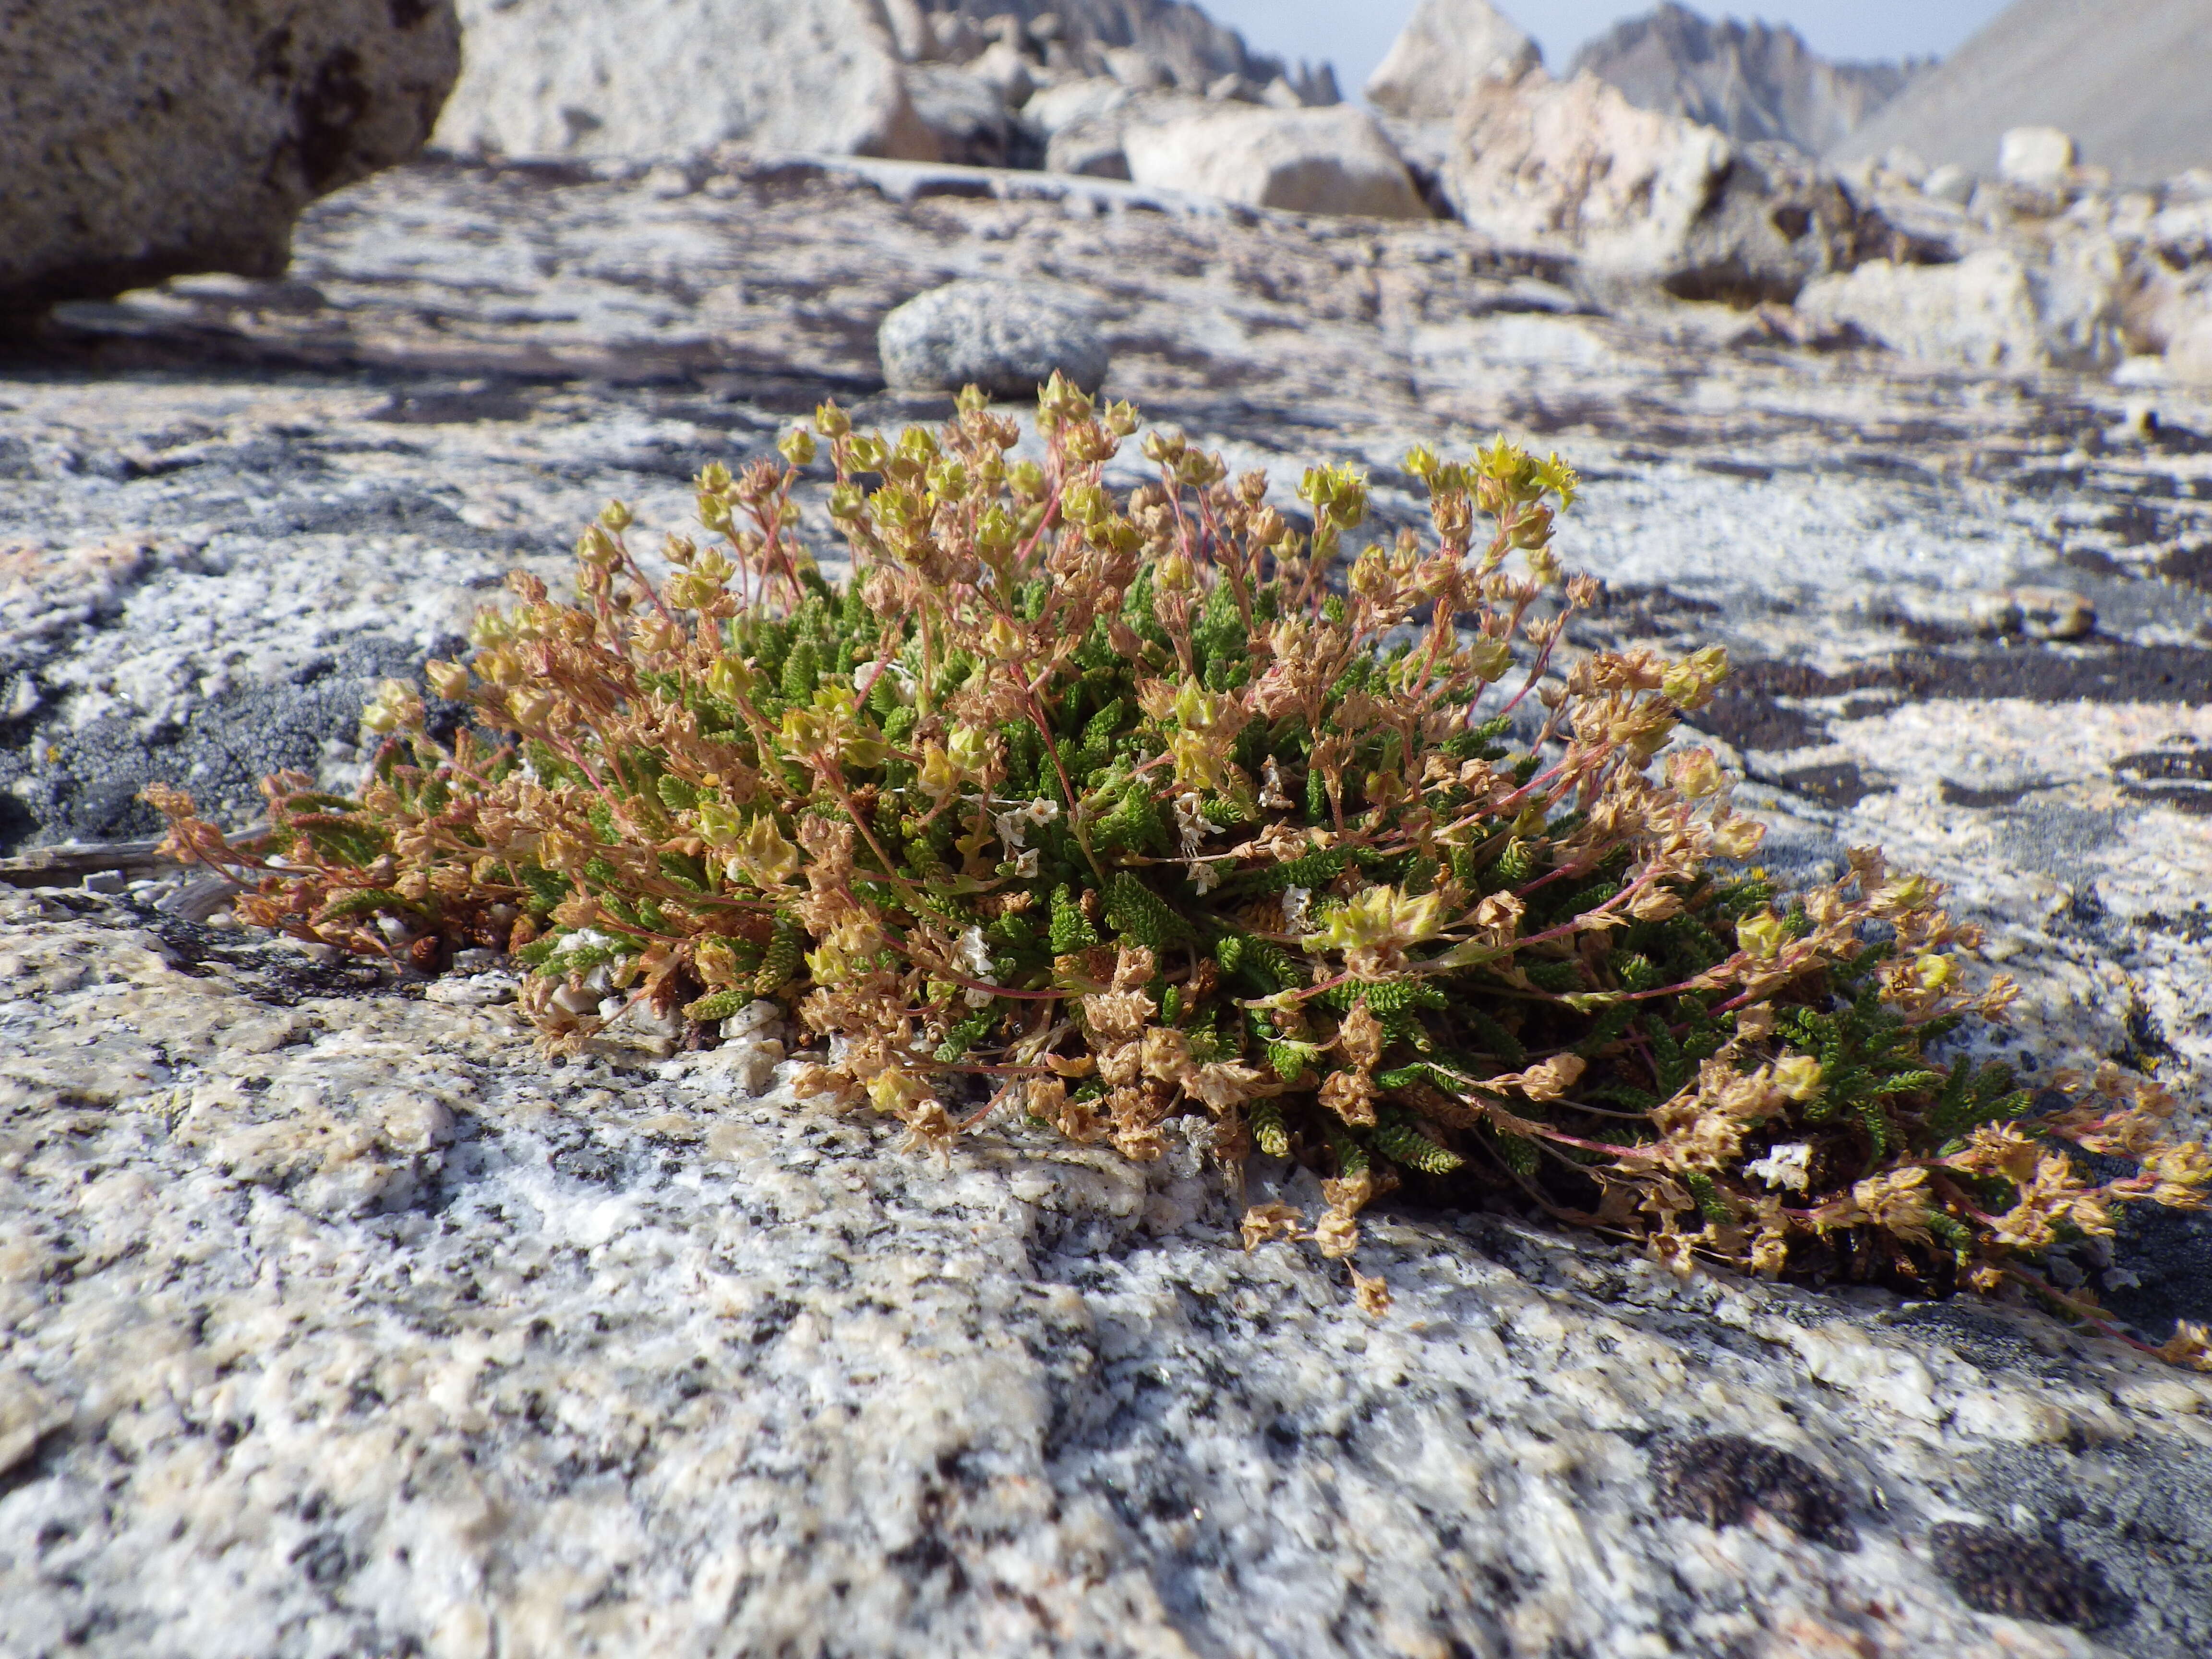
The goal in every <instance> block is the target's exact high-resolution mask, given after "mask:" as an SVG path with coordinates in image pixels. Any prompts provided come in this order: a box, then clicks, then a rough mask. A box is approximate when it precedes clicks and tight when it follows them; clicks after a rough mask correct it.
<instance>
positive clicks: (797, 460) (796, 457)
mask: <svg viewBox="0 0 2212 1659" xmlns="http://www.w3.org/2000/svg"><path fill="white" fill-rule="evenodd" d="M776 448H777V449H778V450H779V451H780V452H781V453H782V455H783V459H785V460H787V461H789V462H790V463H791V464H792V465H793V466H811V465H813V464H814V435H813V434H812V433H811V432H809V431H808V430H807V429H806V428H805V427H803V426H795V427H793V428H791V430H790V431H788V432H787V433H785V434H784V435H783V437H782V438H781V441H778V443H777V444H776Z"/></svg>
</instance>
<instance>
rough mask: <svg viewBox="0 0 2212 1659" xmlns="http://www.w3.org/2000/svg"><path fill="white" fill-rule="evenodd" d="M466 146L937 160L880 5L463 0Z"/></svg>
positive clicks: (455, 134)
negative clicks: (726, 150) (722, 148)
mask: <svg viewBox="0 0 2212 1659" xmlns="http://www.w3.org/2000/svg"><path fill="white" fill-rule="evenodd" d="M460 5H461V18H462V21H463V23H464V24H465V27H466V28H467V31H468V54H467V64H466V65H465V68H464V70H463V71H462V75H461V82H460V85H459V86H458V87H457V88H454V91H453V100H452V101H451V102H450V103H448V104H447V106H446V112H445V114H444V116H443V118H441V120H440V121H439V123H438V131H437V134H436V139H435V142H436V143H437V145H438V147H439V148H440V149H444V150H448V151H451V152H453V153H455V154H458V155H635V156H645V155H695V154H698V153H701V152H703V151H705V150H708V149H713V148H714V146H716V145H717V144H720V143H726V142H732V141H734V142H738V143H751V144H757V145H759V146H761V147H763V148H765V149H787V150H814V151H821V152H824V153H827V154H831V155H879V156H889V157H891V158H894V159H896V160H901V161H936V160H937V159H938V144H937V141H936V139H935V137H933V135H932V134H931V132H930V130H929V129H928V127H927V126H926V125H923V123H922V121H921V118H920V117H919V116H918V115H917V114H916V113H915V107H914V104H913V101H912V100H911V99H910V98H909V96H908V91H907V84H906V78H905V75H904V72H903V70H902V66H901V64H900V63H899V55H898V46H897V42H896V40H894V39H893V37H892V34H891V30H890V24H889V23H888V21H886V19H885V17H884V11H883V8H882V6H881V4H880V0H460Z"/></svg>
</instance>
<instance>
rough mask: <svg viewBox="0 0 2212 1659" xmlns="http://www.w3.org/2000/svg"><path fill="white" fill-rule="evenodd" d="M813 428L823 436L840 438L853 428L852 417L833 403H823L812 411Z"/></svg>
mask: <svg viewBox="0 0 2212 1659" xmlns="http://www.w3.org/2000/svg"><path fill="white" fill-rule="evenodd" d="M814 429H815V430H816V431H817V432H818V433H820V434H821V435H823V437H825V438H842V437H843V436H844V435H846V434H847V433H848V432H850V431H851V430H852V429H853V417H852V416H849V415H848V414H847V413H846V412H845V411H844V410H842V409H840V408H838V407H837V405H836V404H822V405H821V406H820V407H819V408H817V410H815V411H814Z"/></svg>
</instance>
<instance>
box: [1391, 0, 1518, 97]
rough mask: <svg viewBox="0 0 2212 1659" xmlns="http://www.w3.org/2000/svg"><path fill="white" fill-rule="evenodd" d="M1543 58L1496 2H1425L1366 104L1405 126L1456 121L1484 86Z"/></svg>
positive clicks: (1514, 75) (1510, 77) (1394, 47)
mask: <svg viewBox="0 0 2212 1659" xmlns="http://www.w3.org/2000/svg"><path fill="white" fill-rule="evenodd" d="M1542 57H1543V54H1542V53H1541V52H1539V51H1538V50H1537V47H1536V43H1535V42H1534V40H1530V39H1529V38H1528V36H1527V35H1526V34H1524V33H1522V32H1521V30H1520V29H1519V28H1517V27H1515V26H1514V24H1513V23H1512V22H1511V21H1510V20H1508V19H1507V18H1506V17H1504V15H1502V14H1501V13H1499V12H1498V9H1497V8H1495V7H1494V6H1492V5H1491V4H1490V0H1421V4H1420V6H1419V9H1417V10H1416V11H1415V12H1414V13H1413V17H1412V18H1411V19H1410V20H1409V21H1407V24H1406V27H1405V28H1404V30H1403V31H1402V32H1401V33H1400V34H1399V36H1398V39H1397V40H1396V41H1395V43H1394V44H1393V45H1392V46H1391V48H1390V54H1389V57H1387V58H1384V59H1383V63H1382V64H1381V66H1380V67H1379V68H1377V69H1376V71H1375V73H1374V74H1373V75H1372V76H1370V77H1369V79H1368V82H1367V101H1368V102H1369V103H1370V104H1372V105H1373V106H1375V107H1376V109H1378V110H1380V111H1382V112H1383V113H1384V114H1385V115H1390V116H1395V117H1398V118H1401V119H1403V120H1411V121H1449V119H1451V118H1452V117H1453V116H1455V115H1456V114H1458V113H1459V110H1460V106H1461V105H1462V104H1463V103H1464V102H1465V101H1466V100H1467V96H1468V93H1470V92H1471V91H1473V90H1474V88H1475V87H1476V86H1478V85H1479V84H1480V83H1481V82H1484V81H1486V80H1504V81H1514V80H1517V79H1519V78H1520V77H1521V76H1522V75H1524V74H1526V73H1527V72H1528V70H1532V69H1534V68H1535V67H1536V65H1537V64H1539V63H1540V62H1541V60H1542Z"/></svg>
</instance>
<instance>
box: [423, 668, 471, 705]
mask: <svg viewBox="0 0 2212 1659" xmlns="http://www.w3.org/2000/svg"><path fill="white" fill-rule="evenodd" d="M422 677H423V678H425V679H427V680H428V681H429V682H430V689H431V690H433V691H435V692H436V693H437V694H438V695H439V696H441V697H443V698H444V699H445V700H446V701H447V702H459V701H460V700H461V699H462V698H463V697H465V696H468V694H469V671H468V670H467V669H465V668H464V667H462V666H461V665H460V664H459V663H454V662H440V661H439V660H438V659H436V658H435V657H434V658H432V659H430V660H429V661H428V662H426V663H424V664H423V665H422Z"/></svg>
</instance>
